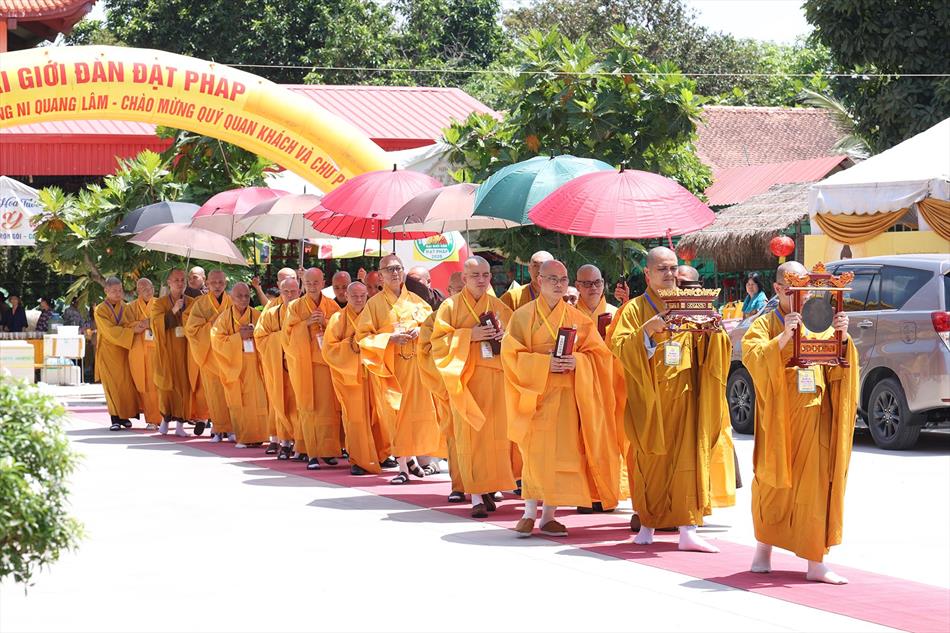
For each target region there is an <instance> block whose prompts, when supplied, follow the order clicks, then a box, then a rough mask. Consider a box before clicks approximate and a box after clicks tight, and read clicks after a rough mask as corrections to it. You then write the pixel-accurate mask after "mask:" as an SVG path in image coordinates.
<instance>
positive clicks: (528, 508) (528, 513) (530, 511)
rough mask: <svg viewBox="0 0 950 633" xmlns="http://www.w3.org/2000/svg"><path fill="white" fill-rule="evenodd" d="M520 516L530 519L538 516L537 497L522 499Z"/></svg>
mask: <svg viewBox="0 0 950 633" xmlns="http://www.w3.org/2000/svg"><path fill="white" fill-rule="evenodd" d="M521 518H522V519H531V520H532V521H534V520H535V519H537V518H538V500H537V499H525V500H524V514H523V515H521Z"/></svg>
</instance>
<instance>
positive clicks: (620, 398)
mask: <svg viewBox="0 0 950 633" xmlns="http://www.w3.org/2000/svg"><path fill="white" fill-rule="evenodd" d="M577 309H578V311H580V313H581V314H583V315H584V316H586V317H587V318H588V319H590V320H591V322H592V323H593V324H594V326H595V329H596V326H597V318H598V317H599V316H600V315H601V314H604V313H606V314H609V315H610V318H611V322H610V323H609V324H608V325H607V333H605V334H606V337H607V340H610V334H609V332H610V331H611V330H612V328H611V326H612V325H613V323H614V321H615V320H616V317H617V308H616V307H615V306H613V305H611V304H609V303H607V298H606V297H604V296H601V297H600V303H599V304H597V308H596V309H594V310H591V309H590V308H588V307H587V304H586V303H584V301H583V300H581V301H578V302H577ZM598 332H599V330H598ZM604 342H607V341H604ZM607 347H608V348H609V347H610V344H609V343H608V345H607ZM613 370H614V372H613V377H614V397H615V400H616V411H617V415H615V416H614V418H613V420H614V421H615V422H616V429H615V432H616V434H617V449H618V450H619V451H620V493H619V497H618V498H619V499H621V500H623V499H629V498H630V475H629V473H628V472H627V453H628V452H629V451H630V440H629V439H627V434H626V432H625V431H624V428H623V412H624V409H625V408H626V406H627V387H626V384H625V383H624V379H623V365H621V364H620V361H619V360H617V359H616V358H614V367H613Z"/></svg>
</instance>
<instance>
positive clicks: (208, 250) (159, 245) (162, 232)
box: [129, 224, 247, 266]
mask: <svg viewBox="0 0 950 633" xmlns="http://www.w3.org/2000/svg"><path fill="white" fill-rule="evenodd" d="M129 243H130V244H135V245H136V246H141V247H142V248H143V249H145V250H147V251H158V252H160V253H171V254H173V255H181V256H182V257H185V258H187V259H189V260H190V259H192V258H194V259H206V260H208V261H212V262H223V263H225V264H237V265H239V266H247V260H246V258H245V257H244V255H242V254H241V251H239V250H238V249H237V247H236V246H235V245H234V244H233V243H232V242H231V240H229V239H228V238H227V237H226V236H224V235H221V234H220V233H215V232H214V231H208V230H206V229H200V228H197V227H194V226H190V225H187V224H156V225H155V226H152V227H149V228H147V229H145V230H144V231H142V232H141V233H139V234H138V235H136V236H135V237H133V238H131V239H130V240H129Z"/></svg>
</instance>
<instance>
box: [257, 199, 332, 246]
mask: <svg viewBox="0 0 950 633" xmlns="http://www.w3.org/2000/svg"><path fill="white" fill-rule="evenodd" d="M322 199H323V196H322V195H314V194H296V195H289V196H284V197H282V198H277V199H275V200H268V201H267V202H262V203H260V204H258V205H256V206H255V207H253V208H252V209H251V210H250V211H248V212H247V213H246V214H244V216H242V217H241V218H240V220H238V222H239V223H240V224H242V225H243V226H244V230H245V231H246V232H248V233H257V234H259V235H270V236H271V237H279V238H281V239H285V240H305V239H310V238H320V237H332V236H328V235H326V234H325V233H320V232H319V231H317V230H316V229H314V228H313V222H311V221H310V220H306V219H304V217H303V216H304V214H305V213H309V212H310V211H313V210H314V209H316V208H317V207H319V206H320V201H321V200H322Z"/></svg>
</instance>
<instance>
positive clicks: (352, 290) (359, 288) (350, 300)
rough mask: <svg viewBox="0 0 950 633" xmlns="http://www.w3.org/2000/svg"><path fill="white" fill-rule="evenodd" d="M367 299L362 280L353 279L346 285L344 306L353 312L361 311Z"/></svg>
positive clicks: (367, 295) (367, 294)
mask: <svg viewBox="0 0 950 633" xmlns="http://www.w3.org/2000/svg"><path fill="white" fill-rule="evenodd" d="M367 299H369V293H368V292H367V290H366V286H365V285H364V284H363V283H362V282H359V281H354V282H353V283H351V284H349V285H348V286H347V287H346V306H347V307H348V308H350V309H351V310H353V312H355V313H357V314H359V313H360V312H362V311H363V308H364V307H365V306H366V301H367Z"/></svg>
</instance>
